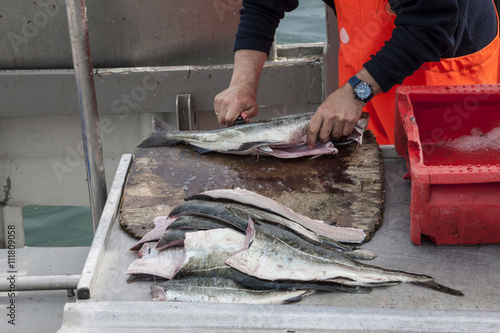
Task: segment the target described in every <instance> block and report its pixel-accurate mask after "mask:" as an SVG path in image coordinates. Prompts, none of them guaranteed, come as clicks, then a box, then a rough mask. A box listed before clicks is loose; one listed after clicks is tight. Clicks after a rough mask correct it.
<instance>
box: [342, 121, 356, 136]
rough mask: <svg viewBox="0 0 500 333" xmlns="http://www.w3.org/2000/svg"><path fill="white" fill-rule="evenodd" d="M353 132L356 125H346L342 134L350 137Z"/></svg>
mask: <svg viewBox="0 0 500 333" xmlns="http://www.w3.org/2000/svg"><path fill="white" fill-rule="evenodd" d="M353 130H354V125H353V124H352V123H346V124H345V125H344V130H343V132H342V134H343V135H345V136H348V135H349V134H351V133H352V131H353Z"/></svg>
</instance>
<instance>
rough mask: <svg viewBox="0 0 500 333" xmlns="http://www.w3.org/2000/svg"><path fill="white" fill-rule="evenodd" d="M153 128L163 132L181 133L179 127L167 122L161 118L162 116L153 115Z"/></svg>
mask: <svg viewBox="0 0 500 333" xmlns="http://www.w3.org/2000/svg"><path fill="white" fill-rule="evenodd" d="M153 128H154V130H155V132H162V133H180V132H181V131H179V130H178V129H177V128H175V127H174V126H172V125H170V124H168V123H166V122H165V121H163V120H161V119H160V118H156V117H153Z"/></svg>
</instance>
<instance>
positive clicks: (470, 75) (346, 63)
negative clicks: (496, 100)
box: [335, 0, 500, 144]
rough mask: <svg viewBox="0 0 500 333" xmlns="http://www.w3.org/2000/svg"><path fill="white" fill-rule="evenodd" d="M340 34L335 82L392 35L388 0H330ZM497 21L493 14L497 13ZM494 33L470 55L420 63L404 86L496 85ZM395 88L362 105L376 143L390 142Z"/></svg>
mask: <svg viewBox="0 0 500 333" xmlns="http://www.w3.org/2000/svg"><path fill="white" fill-rule="evenodd" d="M335 7H336V10H337V22H338V29H339V34H340V49H339V85H340V86H342V85H344V84H345V83H346V82H347V81H348V80H349V78H350V77H351V76H353V75H354V74H356V73H357V72H358V71H359V70H360V69H361V68H362V67H363V64H364V63H365V62H367V61H368V60H369V59H370V56H371V55H373V54H375V53H377V52H378V51H379V50H380V48H381V47H382V46H383V45H384V42H385V41H387V40H389V39H390V38H391V34H392V30H393V29H394V28H395V25H394V19H395V18H396V15H395V14H394V13H393V12H392V11H391V10H390V6H389V4H388V2H387V0H370V1H368V0H335ZM497 21H498V16H497ZM499 59H500V58H499V37H498V31H497V36H496V37H495V39H494V40H493V41H492V42H491V43H490V44H489V45H487V46H486V47H484V48H483V49H482V50H479V51H477V52H475V53H473V54H469V55H465V56H461V57H457V58H442V59H441V61H439V62H430V63H424V65H422V67H421V68H420V69H419V70H417V71H416V72H415V73H414V74H413V75H412V76H410V77H407V78H406V79H405V80H404V82H403V84H405V85H458V84H460V85H461V84H480V83H499V82H500V81H499V73H498V70H499ZM395 90H396V86H395V87H393V88H392V89H391V90H390V91H388V92H386V93H381V94H378V95H377V96H375V97H374V98H373V99H372V100H371V101H370V102H369V103H368V104H367V105H366V106H365V108H364V109H363V111H366V112H370V125H369V126H368V129H370V130H372V131H373V133H374V134H375V136H376V138H377V142H378V143H379V144H393V143H394V109H395V108H394V104H395Z"/></svg>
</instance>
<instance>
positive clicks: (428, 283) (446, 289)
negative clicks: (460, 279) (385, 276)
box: [411, 281, 464, 296]
mask: <svg viewBox="0 0 500 333" xmlns="http://www.w3.org/2000/svg"><path fill="white" fill-rule="evenodd" d="M411 283H412V284H416V285H417V286H421V287H426V288H430V289H432V290H436V291H440V292H442V293H445V294H449V295H454V296H463V295H464V294H463V293H462V292H461V291H460V290H456V289H452V288H450V287H446V286H443V285H442V284H439V283H437V282H436V281H426V282H411Z"/></svg>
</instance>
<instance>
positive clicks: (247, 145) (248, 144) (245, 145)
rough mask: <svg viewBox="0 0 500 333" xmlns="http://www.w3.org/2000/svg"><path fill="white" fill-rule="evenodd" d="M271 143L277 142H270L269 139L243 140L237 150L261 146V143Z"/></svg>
mask: <svg viewBox="0 0 500 333" xmlns="http://www.w3.org/2000/svg"><path fill="white" fill-rule="evenodd" d="M273 143H274V144H276V143H277V142H271V141H254V142H245V143H243V144H242V145H241V146H240V147H239V148H238V149H237V150H238V151H243V150H250V149H252V148H255V147H258V146H263V145H268V144H273ZM267 149H271V148H269V147H267Z"/></svg>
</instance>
